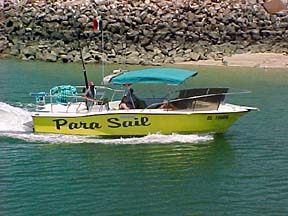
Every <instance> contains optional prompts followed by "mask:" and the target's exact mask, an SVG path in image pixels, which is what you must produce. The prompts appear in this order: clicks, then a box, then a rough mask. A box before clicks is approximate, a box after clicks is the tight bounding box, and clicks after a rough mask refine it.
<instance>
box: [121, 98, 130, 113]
mask: <svg viewBox="0 0 288 216" xmlns="http://www.w3.org/2000/svg"><path fill="white" fill-rule="evenodd" d="M119 109H124V110H129V107H128V106H127V96H126V95H124V96H123V97H122V100H121V102H120V104H119Z"/></svg>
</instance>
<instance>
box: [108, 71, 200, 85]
mask: <svg viewBox="0 0 288 216" xmlns="http://www.w3.org/2000/svg"><path fill="white" fill-rule="evenodd" d="M196 75H197V72H195V71H190V70H184V69H177V68H149V69H143V70H134V71H130V72H125V73H121V74H119V75H116V76H114V77H112V78H111V80H110V83H112V84H122V85H123V84H134V83H161V84H172V85H179V84H181V83H183V82H184V81H185V80H186V79H188V78H190V77H193V76H196Z"/></svg>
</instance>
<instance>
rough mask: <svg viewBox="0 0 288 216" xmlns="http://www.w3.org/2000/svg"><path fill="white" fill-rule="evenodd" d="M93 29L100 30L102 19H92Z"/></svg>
mask: <svg viewBox="0 0 288 216" xmlns="http://www.w3.org/2000/svg"><path fill="white" fill-rule="evenodd" d="M93 30H94V31H96V30H98V31H102V20H101V19H93Z"/></svg>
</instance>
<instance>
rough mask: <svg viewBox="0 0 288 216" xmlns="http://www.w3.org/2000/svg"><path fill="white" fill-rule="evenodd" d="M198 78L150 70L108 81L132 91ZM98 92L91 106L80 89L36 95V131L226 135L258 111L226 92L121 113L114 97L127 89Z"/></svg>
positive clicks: (189, 94) (187, 95) (180, 94)
mask: <svg viewBox="0 0 288 216" xmlns="http://www.w3.org/2000/svg"><path fill="white" fill-rule="evenodd" d="M195 75H197V72H195V71H188V70H183V69H175V68H151V69H144V70H137V71H131V72H123V73H117V74H113V75H111V76H108V77H106V78H105V79H104V80H105V82H106V83H109V84H115V85H126V86H128V89H129V88H130V85H131V84H135V83H146V84H147V83H154V84H155V83H156V84H157V83H159V84H163V83H165V84H170V85H180V84H182V83H183V82H185V80H186V79H188V78H190V77H193V76H195ZM94 90H95V95H96V100H93V104H92V105H91V106H89V108H88V107H87V102H86V103H85V100H84V99H83V97H82V96H79V95H78V93H77V92H78V91H77V87H73V86H57V87H54V88H52V89H51V90H50V92H49V93H45V92H40V93H32V94H31V95H32V96H35V97H36V101H37V109H36V111H35V112H33V113H32V118H33V124H34V131H35V132H37V133H57V134H79V135H97V136H143V135H147V134H154V133H161V134H172V133H178V134H191V133H207V132H213V133H224V132H225V131H226V130H227V129H228V128H229V127H230V126H231V125H232V124H233V123H234V122H235V121H236V120H237V119H238V118H239V117H241V116H243V115H244V114H245V113H247V112H249V111H251V110H255V109H256V108H253V107H246V106H239V105H234V104H229V103H225V102H224V99H225V96H227V95H229V94H231V93H229V92H228V88H197V89H181V90H178V91H176V96H175V93H174V96H173V98H171V97H170V98H169V103H170V104H172V106H173V109H168V108H163V106H161V105H162V104H163V99H165V98H167V95H165V96H159V97H157V98H141V102H142V106H141V107H134V108H133V109H127V110H120V109H119V103H120V100H119V98H117V97H116V96H115V95H116V94H119V95H120V96H121V97H122V96H123V95H124V94H125V91H124V90H116V89H113V88H111V87H108V86H105V85H103V86H95V87H94ZM105 92H110V96H111V98H110V99H109V100H108V99H107V98H106V99H104V95H109V93H108V94H106V93H105ZM128 92H129V91H128ZM233 94H234V93H233ZM128 96H129V94H128V95H127V97H128ZM47 98H49V99H50V100H49V102H48V103H46V101H47ZM115 98H116V99H115ZM165 103H167V101H166V102H165ZM144 104H145V105H144Z"/></svg>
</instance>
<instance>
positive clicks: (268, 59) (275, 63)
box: [181, 53, 288, 68]
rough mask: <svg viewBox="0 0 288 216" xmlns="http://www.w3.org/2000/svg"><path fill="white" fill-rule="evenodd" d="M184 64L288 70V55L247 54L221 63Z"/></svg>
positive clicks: (208, 61) (213, 61)
mask: <svg viewBox="0 0 288 216" xmlns="http://www.w3.org/2000/svg"><path fill="white" fill-rule="evenodd" d="M181 64H183V63H181ZM184 64H191V65H208V66H209V65H210V66H237V67H259V68H288V55H285V54H276V53H245V54H236V55H233V56H231V57H224V58H223V60H219V61H215V60H200V61H190V62H185V63H184Z"/></svg>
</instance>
